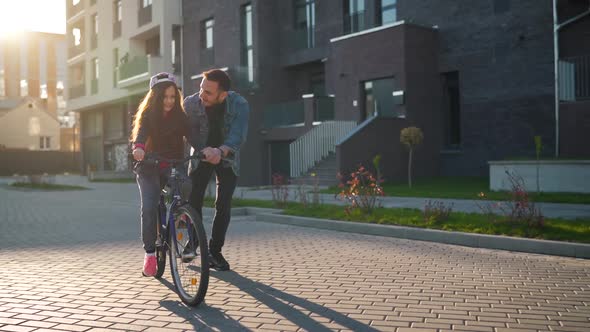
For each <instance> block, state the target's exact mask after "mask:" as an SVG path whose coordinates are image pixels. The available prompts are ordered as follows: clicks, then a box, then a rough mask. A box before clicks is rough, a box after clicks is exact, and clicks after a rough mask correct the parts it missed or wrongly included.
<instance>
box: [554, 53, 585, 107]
mask: <svg viewBox="0 0 590 332" xmlns="http://www.w3.org/2000/svg"><path fill="white" fill-rule="evenodd" d="M559 100H561V101H570V102H574V101H582V100H590V55H583V56H577V57H571V58H563V59H561V60H559Z"/></svg>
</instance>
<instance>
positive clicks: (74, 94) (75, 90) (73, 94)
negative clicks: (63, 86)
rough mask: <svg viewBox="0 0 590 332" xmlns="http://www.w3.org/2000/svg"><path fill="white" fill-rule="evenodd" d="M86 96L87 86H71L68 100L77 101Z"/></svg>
mask: <svg viewBox="0 0 590 332" xmlns="http://www.w3.org/2000/svg"><path fill="white" fill-rule="evenodd" d="M85 95H86V85H84V84H78V85H74V86H71V87H70V88H69V90H68V98H69V99H76V98H80V97H83V96H85Z"/></svg>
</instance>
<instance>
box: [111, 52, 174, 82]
mask: <svg viewBox="0 0 590 332" xmlns="http://www.w3.org/2000/svg"><path fill="white" fill-rule="evenodd" d="M162 70H163V66H162V58H161V57H159V56H152V55H149V54H148V55H139V56H135V57H133V58H132V59H131V60H129V61H128V62H126V63H123V64H121V65H119V67H118V68H117V72H116V73H117V86H118V87H119V88H131V87H133V86H135V85H138V84H142V83H145V82H147V81H149V79H150V77H151V76H153V75H155V74H157V73H159V72H161V71H162Z"/></svg>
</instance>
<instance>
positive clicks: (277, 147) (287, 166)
mask: <svg viewBox="0 0 590 332" xmlns="http://www.w3.org/2000/svg"><path fill="white" fill-rule="evenodd" d="M290 143H291V142H289V141H278V142H271V143H269V146H270V176H271V178H272V175H273V174H276V173H278V174H281V175H282V176H283V177H285V178H289V177H290V175H291V157H290V155H289V144H290Z"/></svg>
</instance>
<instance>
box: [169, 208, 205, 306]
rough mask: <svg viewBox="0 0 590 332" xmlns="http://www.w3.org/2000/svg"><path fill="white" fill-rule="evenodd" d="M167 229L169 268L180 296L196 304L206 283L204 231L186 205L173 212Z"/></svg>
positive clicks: (193, 211)
mask: <svg viewBox="0 0 590 332" xmlns="http://www.w3.org/2000/svg"><path fill="white" fill-rule="evenodd" d="M173 227H174V228H173V229H170V230H169V231H170V241H169V243H170V250H169V253H170V271H171V272H172V279H173V280H174V285H175V286H176V291H177V293H178V296H179V297H180V299H181V300H182V301H183V302H184V303H186V304H188V305H190V306H196V305H198V304H199V303H201V302H202V301H203V299H204V298H205V294H206V293H207V287H208V286H209V257H208V255H209V253H208V247H207V234H206V233H205V228H204V227H203V223H202V222H201V218H200V216H199V214H197V212H196V211H195V210H194V209H193V208H192V207H191V206H189V205H182V206H180V207H178V208H177V209H176V211H175V213H174V226H173Z"/></svg>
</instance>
